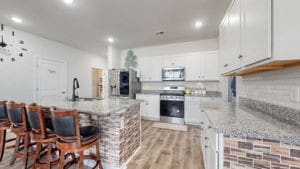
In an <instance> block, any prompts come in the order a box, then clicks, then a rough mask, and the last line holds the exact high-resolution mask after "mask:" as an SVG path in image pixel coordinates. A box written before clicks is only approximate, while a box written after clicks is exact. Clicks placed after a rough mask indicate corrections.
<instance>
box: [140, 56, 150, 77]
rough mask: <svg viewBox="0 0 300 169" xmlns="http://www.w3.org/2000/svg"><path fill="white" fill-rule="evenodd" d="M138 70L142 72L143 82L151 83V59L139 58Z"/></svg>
mask: <svg viewBox="0 0 300 169" xmlns="http://www.w3.org/2000/svg"><path fill="white" fill-rule="evenodd" d="M138 70H139V71H140V80H141V81H150V77H151V74H150V57H147V56H142V57H138Z"/></svg>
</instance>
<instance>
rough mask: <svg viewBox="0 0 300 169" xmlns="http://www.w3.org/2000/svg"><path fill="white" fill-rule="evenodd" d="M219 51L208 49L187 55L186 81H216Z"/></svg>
mask: <svg viewBox="0 0 300 169" xmlns="http://www.w3.org/2000/svg"><path fill="white" fill-rule="evenodd" d="M218 62H219V60H218V52H216V51H208V52H201V53H193V54H187V55H186V73H185V74H186V76H185V80H186V81H216V80H219V78H218V77H219V74H218V65H219V64H218Z"/></svg>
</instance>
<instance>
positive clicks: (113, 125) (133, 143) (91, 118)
mask: <svg viewBox="0 0 300 169" xmlns="http://www.w3.org/2000/svg"><path fill="white" fill-rule="evenodd" d="M37 103H38V104H39V105H42V106H45V107H51V106H55V107H57V108H62V109H76V110H77V111H78V112H79V123H80V125H81V126H86V125H95V126H97V127H99V129H100V132H101V137H100V142H99V144H100V152H101V156H102V163H103V167H104V169H118V168H126V164H127V161H128V160H129V159H130V158H131V157H132V156H133V155H134V154H135V152H136V151H138V149H139V147H140V146H141V117H140V103H141V102H140V101H138V100H133V99H121V98H107V99H104V100H94V101H76V102H73V101H62V100H41V101H37Z"/></svg>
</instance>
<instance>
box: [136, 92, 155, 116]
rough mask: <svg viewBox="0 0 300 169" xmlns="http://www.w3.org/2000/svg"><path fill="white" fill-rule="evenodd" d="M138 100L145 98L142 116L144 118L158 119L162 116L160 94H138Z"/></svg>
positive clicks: (141, 109) (142, 105)
mask: <svg viewBox="0 0 300 169" xmlns="http://www.w3.org/2000/svg"><path fill="white" fill-rule="evenodd" d="M136 99H137V100H144V102H143V103H142V104H141V108H140V111H141V116H142V118H143V119H147V120H155V121H158V120H159V118H160V102H159V95H158V94H153V95H150V94H137V95H136Z"/></svg>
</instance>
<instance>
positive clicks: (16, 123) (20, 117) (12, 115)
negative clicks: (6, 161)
mask: <svg viewBox="0 0 300 169" xmlns="http://www.w3.org/2000/svg"><path fill="white" fill-rule="evenodd" d="M7 114H8V118H9V121H10V123H11V124H12V126H11V131H12V132H13V133H14V134H15V135H16V136H17V138H16V145H15V149H14V152H13V155H12V159H11V162H10V165H12V164H14V162H15V161H16V158H23V160H24V161H23V162H24V165H23V168H25V169H26V168H27V162H28V157H31V156H34V155H35V151H30V152H29V149H30V148H32V146H33V145H35V144H34V143H31V139H30V127H29V125H28V123H27V117H26V110H25V104H24V103H21V104H16V103H15V102H9V103H8V104H7ZM22 141H23V142H22ZM22 150H23V152H22Z"/></svg>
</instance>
